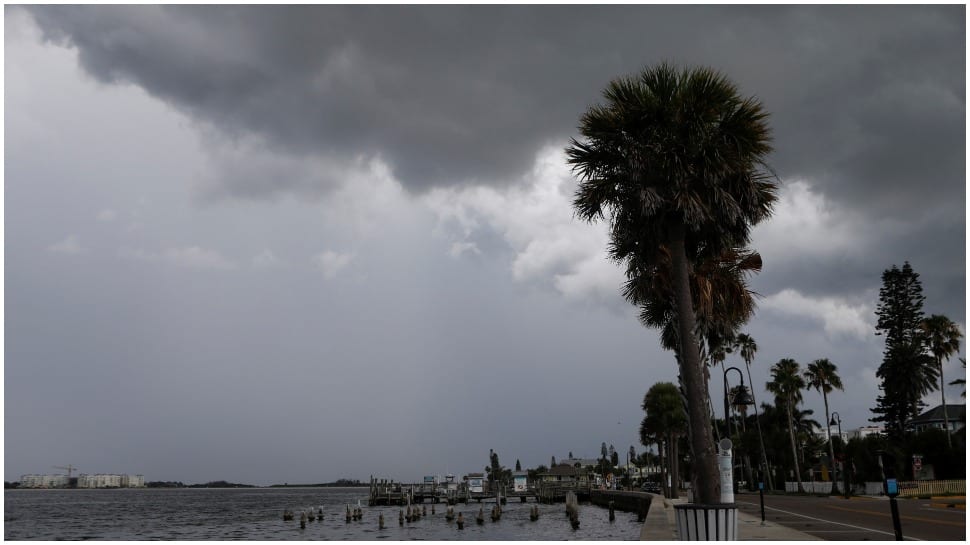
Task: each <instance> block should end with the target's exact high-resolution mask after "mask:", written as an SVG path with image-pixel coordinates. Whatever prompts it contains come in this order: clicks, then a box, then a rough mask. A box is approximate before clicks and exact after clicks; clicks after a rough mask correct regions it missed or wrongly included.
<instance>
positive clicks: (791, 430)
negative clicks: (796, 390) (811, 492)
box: [785, 398, 805, 493]
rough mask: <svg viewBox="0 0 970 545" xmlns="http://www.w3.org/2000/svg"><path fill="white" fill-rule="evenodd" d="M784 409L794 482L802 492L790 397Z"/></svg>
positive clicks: (803, 490)
mask: <svg viewBox="0 0 970 545" xmlns="http://www.w3.org/2000/svg"><path fill="white" fill-rule="evenodd" d="M785 409H786V411H787V412H788V436H789V437H790V438H791V454H792V462H793V463H794V464H795V482H796V483H798V491H799V492H802V493H804V492H805V489H804V488H802V471H801V468H799V467H798V449H797V448H796V447H795V427H794V426H793V425H792V416H791V398H789V399H788V403H787V406H786V407H785Z"/></svg>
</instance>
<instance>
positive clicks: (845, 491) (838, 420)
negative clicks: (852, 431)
mask: <svg viewBox="0 0 970 545" xmlns="http://www.w3.org/2000/svg"><path fill="white" fill-rule="evenodd" d="M836 424H838V426H839V442H840V443H843V447H842V459H843V460H842V464H843V465H842V480H843V481H845V482H844V483H842V495H843V496H845V498H846V499H848V498H849V482H848V479H846V478H845V477H846V475H848V473H846V471H845V446H844V441H843V440H842V417H841V416H839V413H838V412H833V413H832V418H831V419H830V420H829V426H834V425H836ZM831 442H832V434H831V433H829V446H830V447H831ZM832 468H833V469H834V468H835V460H832ZM835 482H836V483H837V482H839V481H838V479H835Z"/></svg>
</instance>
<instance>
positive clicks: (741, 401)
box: [724, 367, 754, 483]
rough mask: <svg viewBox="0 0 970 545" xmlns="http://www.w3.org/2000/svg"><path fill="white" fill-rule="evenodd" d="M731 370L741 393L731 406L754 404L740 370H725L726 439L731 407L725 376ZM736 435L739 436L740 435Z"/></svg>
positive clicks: (728, 431) (735, 368)
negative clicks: (735, 373) (737, 381)
mask: <svg viewBox="0 0 970 545" xmlns="http://www.w3.org/2000/svg"><path fill="white" fill-rule="evenodd" d="M732 369H733V370H734V371H737V372H738V376H739V377H740V378H741V391H740V392H739V393H738V394H736V395H735V396H734V399H733V401H734V403H733V405H744V406H747V405H753V404H754V402H753V401H752V400H751V396H750V395H748V389H747V388H745V386H744V374H743V373H741V370H740V369H738V368H737V367H728V368H727V369H725V370H724V420H725V423H726V425H727V434H728V438H730V437H731V405H732V403H729V402H728V380H727V375H728V372H729V371H731V370H732ZM738 435H740V433H739V434H738ZM740 444H741V441H740V438H739V441H738V445H740ZM735 448H736V449H737V447H735ZM748 481H749V483H750V482H751V479H750V478H749V479H748Z"/></svg>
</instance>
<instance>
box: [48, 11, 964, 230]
mask: <svg viewBox="0 0 970 545" xmlns="http://www.w3.org/2000/svg"><path fill="white" fill-rule="evenodd" d="M31 12H32V13H33V14H34V15H35V17H36V18H37V20H38V22H39V23H40V25H41V27H42V29H43V30H44V32H45V35H46V36H47V37H48V39H52V40H56V41H66V42H69V43H71V44H73V45H75V46H76V47H77V48H78V51H79V54H80V62H81V64H82V65H83V67H84V68H85V70H86V71H87V72H88V73H90V74H91V75H93V76H94V77H95V78H97V79H99V80H101V81H106V82H111V81H129V82H134V83H136V84H137V85H139V86H141V87H143V88H144V89H145V90H146V91H147V92H149V93H151V94H152V95H154V96H156V97H158V98H160V99H162V100H164V101H166V102H168V103H169V104H171V105H173V106H174V107H176V108H178V109H180V110H182V111H184V112H186V113H188V114H189V115H190V116H191V117H192V118H194V119H195V120H197V121H201V122H205V123H208V124H211V125H213V126H215V127H216V128H217V129H219V130H221V131H224V132H225V133H227V134H230V135H232V134H240V133H244V134H255V135H258V136H260V137H263V138H265V140H266V141H267V143H268V144H269V145H270V146H273V147H275V148H276V151H285V152H288V153H294V154H331V155H336V156H344V155H350V156H353V155H357V154H365V155H369V154H379V155H380V156H381V157H383V158H384V159H385V160H387V161H388V162H389V163H390V164H391V166H392V168H393V169H394V173H395V175H396V176H397V177H398V178H399V179H401V180H402V181H403V183H405V185H406V186H408V187H410V188H411V189H416V190H421V189H424V188H427V187H429V186H431V185H441V184H450V183H456V182H468V181H478V182H484V183H494V182H495V181H496V180H503V179H508V178H509V177H511V176H513V175H515V174H517V173H520V172H522V171H523V170H524V169H525V168H527V167H528V165H529V163H530V161H531V160H532V158H533V155H534V152H535V150H536V149H537V148H538V147H539V146H540V145H542V144H544V143H548V142H560V141H562V140H564V139H565V138H567V137H569V136H572V135H574V133H575V131H574V127H575V124H576V122H577V119H578V116H579V114H580V113H581V112H582V111H583V110H584V109H585V108H586V107H587V106H588V105H590V104H591V103H593V102H596V101H597V100H598V99H599V92H600V90H601V89H602V87H603V86H604V85H605V83H606V82H607V81H608V80H609V79H610V78H612V77H614V76H617V75H620V74H627V73H632V72H635V71H636V70H638V69H639V68H641V67H642V66H644V65H647V64H651V63H655V62H658V61H660V60H664V59H667V60H671V61H674V62H677V63H681V64H686V63H702V64H709V65H712V66H715V67H718V68H721V69H724V70H725V71H727V72H728V73H729V74H730V75H731V76H732V77H733V78H734V79H736V80H737V81H738V82H739V83H740V85H741V87H742V89H743V91H744V92H745V93H750V94H757V95H758V96H759V97H761V98H762V99H763V100H764V102H765V104H766V106H767V107H768V109H769V110H770V111H772V112H773V118H772V123H773V126H774V128H775V137H776V148H777V152H776V153H775V155H774V157H773V163H774V166H775V168H776V169H777V170H778V172H779V174H780V175H782V176H783V177H784V176H791V175H802V176H812V177H814V178H816V179H818V180H819V183H822V184H824V187H825V191H826V193H827V194H829V195H845V196H846V197H848V198H850V199H852V200H854V201H856V202H860V201H866V202H868V203H870V204H877V205H879V206H880V207H881V208H885V209H888V210H893V211H895V210H898V209H900V208H905V207H906V205H907V203H908V202H910V200H911V199H910V193H911V192H912V191H918V189H915V188H916V184H915V183H914V182H916V181H919V182H920V183H927V184H932V185H933V186H934V187H937V188H939V189H940V190H945V191H940V193H941V196H940V199H950V198H952V196H945V195H943V193H946V192H954V191H958V190H962V186H963V179H962V178H963V177H962V167H963V159H962V150H963V149H964V139H963V117H964V109H965V108H964V101H963V97H964V75H963V67H964V65H965V59H964V48H963V43H964V36H965V29H964V27H963V10H962V8H960V7H959V6H943V7H932V8H926V7H907V6H891V7H884V6H871V7H832V6H824V7H799V6H792V7H744V8H742V7H704V6H681V7H665V6H611V7H589V6H539V7H527V6H466V7H453V6H452V7H444V6H434V7H411V6H353V7H347V6H299V7H286V8H265V7H253V6H245V7H240V6H235V7H232V6H220V7H195V6H169V7H118V6H111V7H95V6H85V7H72V6H57V7H34V8H31ZM265 183H266V186H267V187H266V192H271V191H272V190H273V189H272V187H273V184H274V180H273V179H271V178H270V179H267V180H266V182H265ZM246 193H247V194H249V195H252V193H253V187H251V186H247V187H246Z"/></svg>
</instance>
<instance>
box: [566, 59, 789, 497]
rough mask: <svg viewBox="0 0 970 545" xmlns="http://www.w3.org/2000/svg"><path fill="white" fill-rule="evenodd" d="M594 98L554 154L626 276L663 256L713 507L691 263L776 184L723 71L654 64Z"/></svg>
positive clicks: (729, 234)
mask: <svg viewBox="0 0 970 545" xmlns="http://www.w3.org/2000/svg"><path fill="white" fill-rule="evenodd" d="M603 97H604V99H605V101H606V102H605V104H601V105H596V106H593V107H591V108H589V109H588V110H587V111H586V113H585V114H583V116H582V117H581V118H580V124H579V132H580V134H581V135H582V137H583V138H584V141H583V142H579V141H576V140H572V142H571V144H570V146H569V147H568V148H567V149H566V153H567V156H568V161H569V163H570V164H571V165H572V167H573V171H574V172H575V173H577V174H578V175H579V177H580V184H579V187H578V189H577V191H576V195H575V199H574V201H573V205H574V207H575V209H576V214H577V216H578V217H580V218H581V219H584V220H586V221H590V222H592V221H598V220H605V219H606V217H607V215H609V222H610V245H609V254H610V256H611V257H612V258H613V259H614V260H615V261H616V262H617V263H625V264H626V275H627V278H628V279H633V278H641V277H649V276H650V275H652V274H654V273H655V272H656V271H657V268H658V265H659V262H660V258H661V255H662V254H663V251H664V250H666V251H667V252H668V253H669V256H670V270H671V273H672V274H671V280H672V286H671V287H672V291H671V292H670V293H669V294H667V297H669V298H670V299H671V300H672V302H673V306H674V308H675V309H676V313H675V314H676V316H675V317H676V324H677V328H676V329H677V331H678V333H679V334H678V343H677V345H678V348H679V350H678V353H679V358H678V364H679V366H680V377H681V381H682V384H683V388H684V391H685V397H686V399H687V405H688V417H689V421H690V428H689V429H690V430H691V434H690V448H691V455H692V458H693V459H694V460H695V464H696V467H695V471H694V486H695V488H694V489H695V490H696V491H697V500H698V501H700V502H702V503H717V502H718V501H719V499H720V484H719V478H718V477H719V476H718V470H717V465H716V461H715V451H714V441H713V438H712V437H711V433H710V431H709V430H710V429H711V418H710V414H709V413H708V412H707V407H708V405H709V395H708V391H707V388H706V386H707V385H706V384H705V382H704V380H703V372H704V369H703V367H702V363H701V360H700V350H699V345H698V340H697V338H696V332H695V326H696V319H695V314H694V309H693V304H692V303H693V301H692V294H691V287H690V272H691V267H692V265H693V264H696V263H699V262H701V261H703V258H705V257H707V258H710V257H712V256H717V255H720V254H721V253H723V252H724V251H725V250H726V249H728V248H732V247H739V246H743V245H745V244H746V243H747V242H748V240H749V238H750V231H751V227H752V226H753V225H755V224H757V223H759V222H760V221H762V220H763V219H766V218H767V217H768V216H769V215H770V212H771V206H772V203H773V202H774V201H775V199H776V196H775V191H776V183H775V180H774V178H773V177H772V175H771V173H770V170H769V169H768V167H767V166H766V164H765V157H766V156H767V154H768V153H769V152H770V151H771V146H770V144H769V141H770V136H769V129H768V125H767V116H768V114H767V112H765V110H764V109H763V107H762V105H761V103H760V102H759V101H757V100H756V99H754V98H742V97H741V95H740V93H739V91H738V89H737V87H736V86H735V85H734V84H733V83H732V82H731V81H729V80H728V79H727V78H726V77H725V76H724V75H722V74H720V73H718V72H716V71H714V70H711V69H708V68H688V69H684V70H677V69H675V68H674V67H673V66H671V65H668V64H666V63H664V64H661V65H659V66H656V67H654V68H648V69H646V70H644V71H643V72H642V73H640V74H639V75H637V76H635V77H621V78H617V79H614V80H613V81H612V82H610V83H609V85H608V86H607V87H606V89H605V90H604V92H603Z"/></svg>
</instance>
